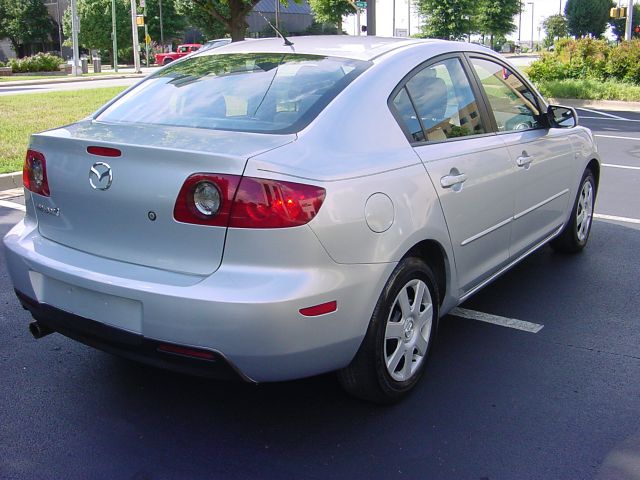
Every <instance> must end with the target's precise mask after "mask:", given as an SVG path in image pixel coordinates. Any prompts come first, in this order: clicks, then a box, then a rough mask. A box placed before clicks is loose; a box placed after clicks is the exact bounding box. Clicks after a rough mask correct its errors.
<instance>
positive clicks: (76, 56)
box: [71, 0, 80, 77]
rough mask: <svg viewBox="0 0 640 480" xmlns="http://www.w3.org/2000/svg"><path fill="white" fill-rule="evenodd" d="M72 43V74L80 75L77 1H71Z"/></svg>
mask: <svg viewBox="0 0 640 480" xmlns="http://www.w3.org/2000/svg"><path fill="white" fill-rule="evenodd" d="M71 42H72V43H73V68H72V69H71V74H72V75H75V76H76V77H77V76H79V75H80V72H79V71H78V69H79V68H80V49H79V48H78V5H77V4H76V0H71Z"/></svg>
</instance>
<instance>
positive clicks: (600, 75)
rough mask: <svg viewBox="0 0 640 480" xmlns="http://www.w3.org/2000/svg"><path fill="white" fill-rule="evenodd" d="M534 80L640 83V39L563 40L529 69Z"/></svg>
mask: <svg viewBox="0 0 640 480" xmlns="http://www.w3.org/2000/svg"><path fill="white" fill-rule="evenodd" d="M527 73H528V75H529V77H530V78H531V80H533V81H536V82H538V81H548V80H564V79H581V80H584V79H590V80H598V81H606V80H619V81H623V82H628V83H634V84H638V85H640V40H637V39H636V40H631V41H630V42H622V43H620V44H618V45H615V46H611V45H609V44H608V43H607V42H606V41H604V40H595V39H592V38H581V39H578V40H571V39H562V40H559V41H558V42H556V44H555V50H554V51H553V52H550V53H545V54H543V56H542V58H541V59H540V60H536V61H535V62H533V63H532V64H531V65H530V66H529V68H528V71H527Z"/></svg>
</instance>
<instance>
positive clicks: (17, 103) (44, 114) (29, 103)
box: [0, 87, 126, 173]
mask: <svg viewBox="0 0 640 480" xmlns="http://www.w3.org/2000/svg"><path fill="white" fill-rule="evenodd" d="M125 88H126V87H109V88H95V89H88V90H77V91H71V92H66V91H65V92H51V93H32V94H23V95H5V96H0V173H9V172H15V171H18V170H22V162H23V161H24V155H25V153H26V151H27V145H28V143H29V135H31V134H32V133H37V132H41V131H43V130H49V129H51V128H55V127H60V126H63V125H67V124H69V123H73V122H75V121H77V120H80V119H81V118H84V117H86V116H87V115H89V114H90V113H92V112H94V111H95V110H97V109H98V108H99V107H100V106H101V105H103V104H104V103H106V102H107V100H109V99H111V98H113V97H114V96H115V95H116V94H118V93H120V92H121V91H122V90H124V89H125Z"/></svg>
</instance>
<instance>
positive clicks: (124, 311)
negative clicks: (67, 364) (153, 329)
mask: <svg viewBox="0 0 640 480" xmlns="http://www.w3.org/2000/svg"><path fill="white" fill-rule="evenodd" d="M29 278H30V279H31V285H32V287H33V291H34V292H35V294H36V299H37V300H38V302H39V303H45V304H47V305H51V306H52V307H55V308H58V309H60V310H64V311H65V312H68V313H73V314H75V315H78V316H80V317H84V318H88V319H90V320H95V321H98V322H101V323H104V324H107V325H110V326H112V327H116V328H121V329H123V330H127V331H129V332H133V333H140V334H141V333H142V304H141V303H140V302H139V301H137V300H132V299H130V298H124V297H118V296H115V295H109V294H106V293H102V292H96V291H94V290H88V289H86V288H82V287H78V286H76V285H71V284H69V283H66V282H62V281H60V280H57V279H54V278H51V277H47V276H45V275H42V274H41V273H38V272H34V271H30V272H29Z"/></svg>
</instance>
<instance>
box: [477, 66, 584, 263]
mask: <svg viewBox="0 0 640 480" xmlns="http://www.w3.org/2000/svg"><path fill="white" fill-rule="evenodd" d="M469 60H470V63H471V65H472V68H473V70H474V72H475V74H476V75H477V77H478V80H479V82H480V84H481V86H482V89H483V93H484V95H486V102H487V106H488V108H489V114H490V117H491V121H492V122H493V123H494V128H495V129H496V131H497V132H498V136H499V137H500V139H502V141H503V142H504V144H505V146H506V147H507V149H508V151H509V155H510V156H511V160H512V162H513V164H514V166H515V168H516V169H517V175H516V180H515V183H516V185H517V188H516V194H515V211H514V222H513V227H512V240H511V256H512V257H513V258H517V257H519V256H521V255H522V254H523V253H524V252H526V251H527V250H528V249H530V248H531V247H532V246H534V245H536V244H537V243H539V242H540V241H542V240H544V239H545V238H546V237H548V236H549V235H551V234H552V233H553V232H554V231H556V230H557V229H558V227H560V226H561V225H562V224H563V222H564V218H565V212H566V211H567V207H568V202H569V201H570V197H571V195H570V191H569V186H570V182H571V180H572V178H573V176H574V175H575V173H574V170H575V168H573V167H572V164H573V161H574V149H573V145H572V143H571V140H570V138H569V135H567V131H566V129H560V128H549V124H548V121H547V119H546V115H545V112H544V109H545V106H544V105H543V104H542V102H541V101H540V100H539V99H538V98H537V96H536V95H535V94H534V93H533V90H532V89H531V88H529V87H528V86H527V84H526V82H525V81H524V80H523V79H522V78H520V77H519V76H518V75H517V74H516V73H515V72H513V71H512V70H511V69H510V68H509V67H508V66H507V65H506V64H504V63H502V62H500V61H499V60H497V59H494V58H489V57H487V56H479V55H475V54H474V55H470V57H469Z"/></svg>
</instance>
